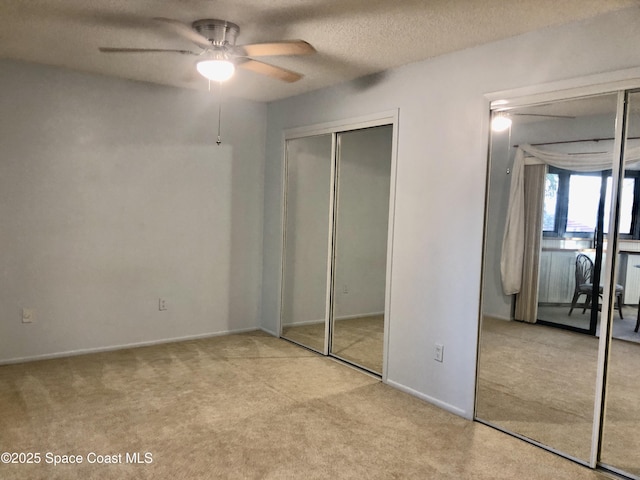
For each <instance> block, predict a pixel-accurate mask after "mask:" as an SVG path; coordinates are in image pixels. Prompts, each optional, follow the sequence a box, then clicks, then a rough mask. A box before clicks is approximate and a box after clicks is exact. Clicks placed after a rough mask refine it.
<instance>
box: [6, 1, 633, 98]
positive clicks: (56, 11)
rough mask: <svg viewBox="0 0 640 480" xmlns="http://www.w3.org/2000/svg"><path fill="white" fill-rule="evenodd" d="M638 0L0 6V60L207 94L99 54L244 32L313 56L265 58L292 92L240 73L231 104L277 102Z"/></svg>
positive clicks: (141, 63)
mask: <svg viewBox="0 0 640 480" xmlns="http://www.w3.org/2000/svg"><path fill="white" fill-rule="evenodd" d="M638 3H639V2H638V0H561V1H558V0H510V1H507V0H395V1H392V0H339V1H334V0H220V1H213V0H163V1H159V0H0V58H11V59H18V60H25V61H29V62H35V63H43V64H49V65H56V66H61V67H66V68H71V69H74V70H80V71H86V72H93V73H98V74H104V75H112V76H117V77H122V78H128V79H134V80H140V81H146V82H153V83H159V84H164V85H173V86H177V87H186V88H195V89H206V88H207V81H206V80H205V79H203V78H202V77H199V75H198V74H197V73H196V71H195V66H194V65H195V61H196V60H195V57H190V56H186V55H179V54H171V53H153V54H106V53H100V52H99V51H98V47H99V46H108V47H143V48H170V49H191V48H192V47H193V46H192V45H191V44H190V43H189V42H188V41H185V40H184V39H182V38H181V37H179V36H178V35H176V34H175V33H173V32H171V31H170V30H169V29H167V28H163V26H162V25H159V24H158V23H157V22H154V21H153V20H152V18H153V17H168V18H173V19H176V20H180V21H182V22H184V23H187V24H191V23H192V22H193V21H194V20H198V19H202V18H218V19H223V20H228V21H231V22H234V23H236V24H238V25H239V26H240V35H239V37H238V41H237V43H238V44H246V43H253V42H263V41H270V40H283V39H303V40H306V41H308V42H309V43H311V44H312V45H313V46H314V47H315V48H316V49H317V51H318V53H317V54H315V55H312V56H304V57H262V58H261V60H263V61H267V62H269V63H273V64H275V65H278V66H281V67H284V68H288V69H290V70H294V71H298V72H300V73H302V74H304V75H305V77H304V78H303V79H302V80H300V81H299V82H297V83H292V84H287V83H284V82H279V81H278V80H274V79H271V78H268V77H263V76H261V75H258V74H256V73H253V72H250V71H246V70H239V71H238V72H237V73H236V75H235V76H234V77H233V78H232V79H231V80H229V81H228V82H227V84H226V86H225V88H226V91H227V93H228V94H229V95H232V96H235V97H241V98H247V99H251V100H258V101H272V100H276V99H280V98H284V97H288V96H292V95H298V94H301V93H304V92H307V91H310V90H315V89H318V88H322V87H326V86H329V85H333V84H337V83H341V82H344V81H347V80H351V79H354V78H357V77H361V76H364V75H368V74H373V73H377V72H380V71H383V70H386V69H388V68H392V67H396V66H399V65H403V64H406V63H410V62H414V61H418V60H422V59H425V58H429V57H433V56H436V55H441V54H444V53H448V52H451V51H454V50H460V49H463V48H467V47H471V46H474V45H479V44H483V43H487V42H490V41H494V40H498V39H502V38H506V37H510V36H514V35H518V34H521V33H525V32H528V31H532V30H536V29H539V28H544V27H547V26H552V25H559V24H563V23H568V22H571V21H575V20H581V19H585V18H589V17H592V16H595V15H598V14H601V13H605V12H608V11H613V10H617V9H620V8H625V7H630V6H637V5H638Z"/></svg>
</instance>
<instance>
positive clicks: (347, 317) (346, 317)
mask: <svg viewBox="0 0 640 480" xmlns="http://www.w3.org/2000/svg"><path fill="white" fill-rule="evenodd" d="M376 315H384V312H372V313H356V314H354V315H343V316H341V317H336V318H335V320H352V319H354V318H363V317H373V316H376ZM319 323H324V319H322V320H305V321H303V322H295V323H289V324H287V325H283V327H301V326H303V325H317V324H319Z"/></svg>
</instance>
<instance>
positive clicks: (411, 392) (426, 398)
mask: <svg viewBox="0 0 640 480" xmlns="http://www.w3.org/2000/svg"><path fill="white" fill-rule="evenodd" d="M386 383H387V385H389V386H390V387H393V388H396V389H398V390H400V391H401V392H404V393H408V394H409V395H413V396H414V397H418V398H419V399H420V400H424V401H425V402H429V403H431V404H433V405H435V406H436V407H439V408H442V409H443V410H446V411H448V412H451V413H453V414H454V415H458V416H459V417H463V418H466V419H468V420H471V419H473V415H470V414H469V413H467V412H466V411H464V410H462V409H461V408H458V407H456V406H454V405H451V404H449V403H446V402H443V401H441V400H438V399H437V398H433V397H431V396H429V395H425V394H424V393H421V392H418V391H417V390H414V389H413V388H409V387H407V386H406V385H403V384H401V383H398V382H394V381H393V380H389V379H387V382H386Z"/></svg>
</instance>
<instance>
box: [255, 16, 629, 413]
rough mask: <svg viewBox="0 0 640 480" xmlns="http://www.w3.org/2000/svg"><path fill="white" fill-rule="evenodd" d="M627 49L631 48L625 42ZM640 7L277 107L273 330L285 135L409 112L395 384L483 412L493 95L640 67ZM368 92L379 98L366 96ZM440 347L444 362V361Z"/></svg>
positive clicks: (401, 187)
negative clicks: (482, 306)
mask: <svg viewBox="0 0 640 480" xmlns="http://www.w3.org/2000/svg"><path fill="white" fill-rule="evenodd" d="M621 39H624V41H621ZM638 41H640V10H638V9H636V8H633V9H628V10H624V11H620V12H616V13H614V14H610V15H606V16H603V17H600V18H596V19H592V20H588V21H585V22H580V23H576V24H572V25H568V26H564V27H558V28H548V29H544V30H542V31H538V32H533V33H530V34H526V35H522V36H518V37H514V38H511V39H507V40H504V41H501V42H496V43H492V44H489V45H485V46H481V47H478V48H473V49H467V50H464V51H460V52H456V53H452V54H449V55H444V56H441V57H438V58H434V59H431V60H427V61H423V62H419V63H415V64H411V65H407V66H405V67H401V68H397V69H394V70H391V71H388V72H386V73H385V74H384V75H379V76H377V77H376V78H374V79H372V81H371V82H352V83H346V84H343V85H340V86H337V87H334V88H328V89H324V90H320V91H316V92H313V93H310V94H307V95H302V96H298V97H294V98H290V99H286V100H282V101H279V102H275V103H272V104H270V105H269V110H268V123H267V159H266V162H267V163H266V169H265V182H266V183H265V210H264V211H265V230H264V273H263V275H264V276H263V278H264V282H263V283H264V288H263V302H262V311H263V319H262V325H263V327H264V328H265V329H267V330H270V331H274V332H275V331H276V330H277V323H278V314H277V311H278V284H279V283H278V281H277V280H278V279H279V277H280V273H279V269H280V263H281V253H280V252H281V234H280V229H281V218H280V217H281V214H280V205H281V195H282V185H281V175H282V172H281V169H282V161H283V160H282V159H283V152H282V140H281V139H282V131H283V130H284V129H287V128H293V127H300V126H305V125H313V124H318V123H322V122H329V121H336V120H343V119H348V118H352V117H356V116H360V115H366V114H371V113H375V112H381V111H386V110H390V109H394V108H399V109H400V117H399V138H398V171H397V195H396V213H395V224H394V225H393V228H394V246H393V247H394V251H393V271H392V289H391V304H390V309H391V316H390V318H389V322H390V331H389V348H388V381H389V383H390V384H392V385H395V386H397V387H399V388H402V389H404V390H406V391H410V392H412V393H414V394H416V395H418V396H421V397H422V398H425V399H427V400H429V401H432V402H433V403H435V404H438V405H440V406H442V407H444V408H447V409H449V410H451V411H454V412H456V413H459V414H460V415H463V416H466V417H471V416H472V414H473V401H474V386H475V365H476V344H477V329H478V308H479V307H478V306H479V295H480V267H481V257H482V239H483V215H484V193H485V179H486V165H487V137H488V104H487V102H486V100H485V97H484V95H485V94H486V93H488V92H495V91H501V90H506V89H513V88H517V87H524V86H530V85H536V84H540V83H544V82H550V81H556V80H562V79H567V78H572V77H578V76H583V75H589V74H594V73H599V72H603V71H611V70H618V69H623V68H630V67H634V66H638V65H640V50H638V49H637V48H636V45H637V44H638ZM364 83H368V85H369V86H368V88H362V85H364ZM435 343H442V344H444V346H445V353H444V362H443V363H439V362H435V361H434V360H433V349H434V344H435Z"/></svg>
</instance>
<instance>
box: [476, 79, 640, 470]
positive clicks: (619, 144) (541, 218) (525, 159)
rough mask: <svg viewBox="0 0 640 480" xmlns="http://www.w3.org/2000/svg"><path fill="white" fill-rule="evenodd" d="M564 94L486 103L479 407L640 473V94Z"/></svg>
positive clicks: (566, 451)
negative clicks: (489, 115)
mask: <svg viewBox="0 0 640 480" xmlns="http://www.w3.org/2000/svg"><path fill="white" fill-rule="evenodd" d="M568 97H569V96H568V95H567V98H566V99H563V100H554V101H547V102H545V101H541V100H540V98H537V99H536V102H535V103H527V101H526V99H517V100H515V101H512V102H506V103H504V102H496V103H495V104H492V132H491V139H490V154H489V157H490V158H489V168H488V182H487V186H488V187H487V205H486V216H485V242H484V245H485V248H484V256H483V258H484V260H483V262H484V264H483V279H482V307H481V321H480V334H479V348H478V374H477V395H476V412H475V416H476V419H477V420H479V421H482V422H484V423H486V424H489V425H491V426H493V427H496V428H499V429H501V430H504V431H507V432H509V433H512V434H515V435H516V436H519V437H521V438H523V439H525V440H528V441H531V442H533V443H536V444H538V445H540V446H543V447H544V448H547V449H550V450H552V451H554V452H557V453H560V454H561V455H564V456H566V457H569V458H571V459H573V460H575V461H578V462H580V463H583V464H585V465H587V466H591V467H596V466H599V467H601V468H603V469H607V470H610V471H613V472H616V473H621V474H624V475H626V476H629V477H632V478H640V477H639V476H640V448H638V447H639V446H640V410H639V409H638V408H637V405H638V404H640V381H639V380H640V368H639V367H640V333H638V332H637V331H636V330H637V329H636V324H637V320H638V318H640V316H639V315H640V313H639V311H638V303H639V300H638V299H639V298H640V215H639V213H640V208H639V207H640V148H638V145H640V144H639V143H638V139H639V138H640V94H639V93H636V92H635V91H633V90H626V91H612V92H609V93H602V94H599V95H590V96H584V97H573V98H568ZM498 103H500V105H498Z"/></svg>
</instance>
